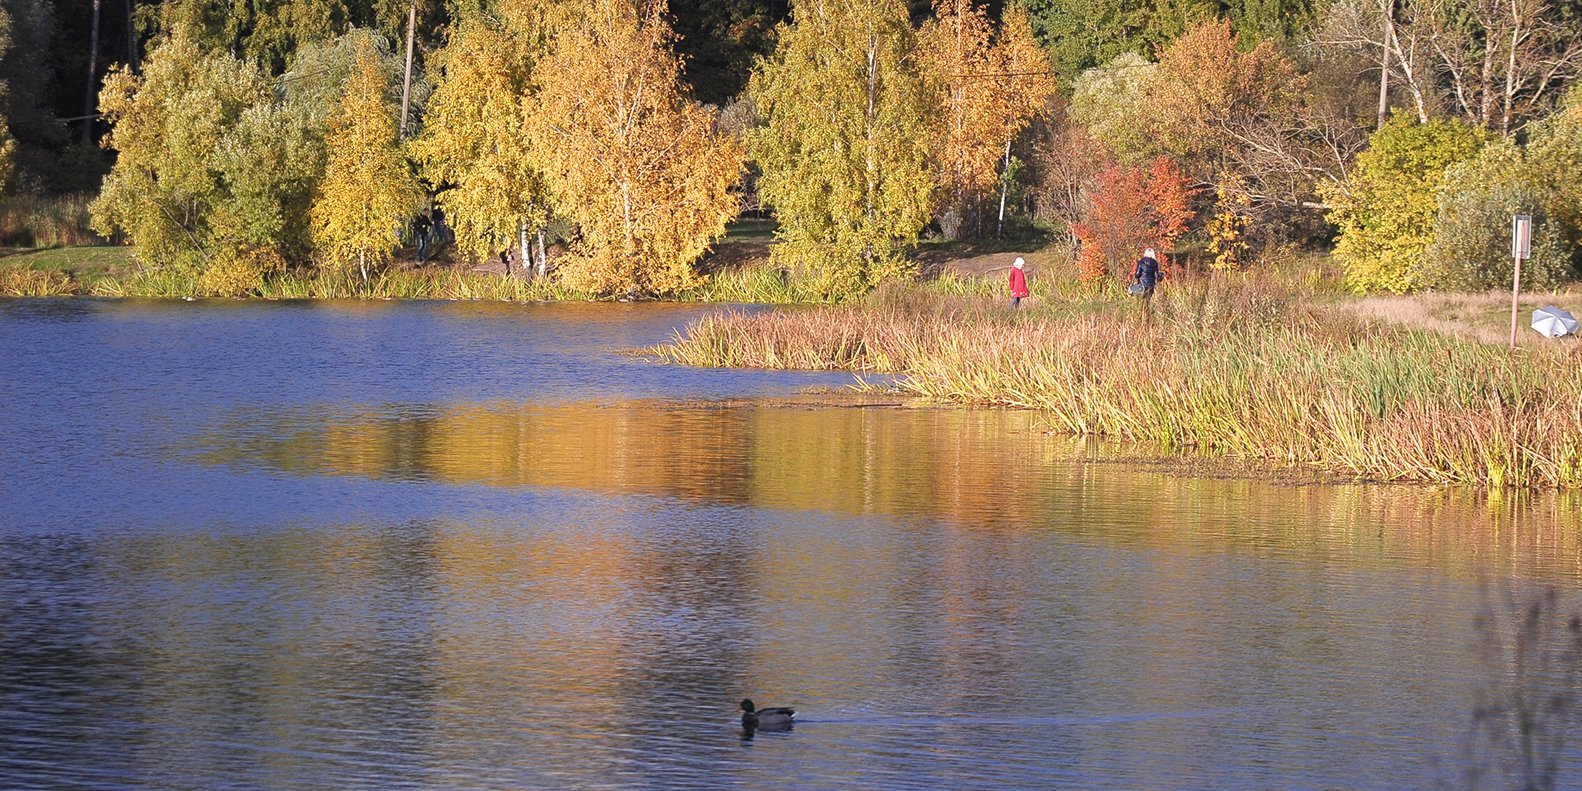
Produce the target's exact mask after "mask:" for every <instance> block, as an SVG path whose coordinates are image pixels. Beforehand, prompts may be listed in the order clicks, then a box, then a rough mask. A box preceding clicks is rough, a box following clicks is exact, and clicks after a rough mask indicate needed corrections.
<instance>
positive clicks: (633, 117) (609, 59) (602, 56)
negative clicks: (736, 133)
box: [528, 0, 743, 294]
mask: <svg viewBox="0 0 1582 791" xmlns="http://www.w3.org/2000/svg"><path fill="white" fill-rule="evenodd" d="M673 40H674V34H673V33H672V32H671V29H670V26H669V24H668V23H667V22H666V21H665V3H664V1H663V0H592V2H591V3H590V4H589V6H588V7H587V9H586V10H585V12H584V13H583V14H582V16H581V19H580V20H579V22H578V24H576V25H575V26H573V27H571V28H569V29H567V30H566V31H564V32H563V33H561V34H560V36H558V37H557V38H556V40H555V43H554V46H553V48H552V52H551V54H550V56H549V57H548V58H547V59H546V60H545V61H544V62H543V63H542V64H541V65H540V68H539V69H538V73H539V75H540V77H539V79H540V85H541V88H540V92H539V94H538V95H539V106H538V109H537V112H534V113H531V114H530V118H529V124H528V128H529V130H530V139H531V141H532V146H531V149H530V150H531V153H532V156H533V157H534V158H535V159H537V160H538V161H539V162H540V163H541V164H540V166H541V168H542V170H543V172H544V173H545V175H546V176H547V177H548V180H549V184H550V187H551V188H552V190H553V192H554V195H555V200H556V207H557V209H558V210H559V211H560V212H562V213H563V214H565V216H567V217H568V218H570V219H571V220H573V221H574V222H576V224H577V226H578V228H579V230H580V232H581V238H580V239H579V240H578V241H577V243H576V247H575V249H574V251H573V252H574V256H573V258H572V260H571V262H570V263H568V264H567V265H565V266H564V267H563V268H562V274H561V276H562V278H563V279H564V280H565V281H566V282H567V283H568V284H570V285H572V286H574V287H578V288H583V289H587V290H591V291H594V292H597V293H606V294H608V293H618V292H648V293H656V294H667V293H673V292H675V291H678V290H681V289H683V288H686V287H687V286H690V285H692V284H694V283H695V282H696V281H697V275H696V274H695V273H694V272H693V270H692V262H693V261H695V260H697V258H698V257H699V256H701V255H702V254H703V253H704V251H706V250H707V249H708V247H709V245H710V244H712V243H713V241H714V240H715V239H718V238H719V237H720V236H721V235H723V234H724V232H725V224H726V223H727V222H729V221H730V219H731V218H732V217H734V216H736V212H737V210H738V208H739V203H738V199H737V198H736V197H735V196H733V195H732V194H731V193H730V187H731V186H732V185H733V184H735V183H736V180H737V179H738V178H739V177H740V176H741V172H742V160H743V154H742V152H741V150H740V148H739V147H738V146H737V145H736V143H735V142H734V141H733V140H732V139H731V138H730V137H728V136H726V135H722V134H719V133H718V132H716V131H715V129H714V120H715V112H714V111H713V110H712V109H710V108H705V107H703V106H702V105H700V104H698V103H697V102H695V101H693V100H691V99H690V98H688V97H687V95H686V94H685V89H684V88H683V86H682V83H681V64H680V60H679V59H678V58H677V57H676V54H675V50H674V47H673Z"/></svg>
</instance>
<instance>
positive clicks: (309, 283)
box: [72, 268, 590, 302]
mask: <svg viewBox="0 0 1582 791" xmlns="http://www.w3.org/2000/svg"><path fill="white" fill-rule="evenodd" d="M72 293H88V294H93V295H95V296H106V297H156V298H159V297H163V298H175V297H207V296H214V294H212V293H209V292H208V291H206V290H205V289H204V287H203V282H202V279H201V276H200V275H198V274H197V273H194V272H188V271H183V270H179V269H174V268H150V269H146V270H144V271H141V272H137V273H133V274H130V275H126V276H124V277H119V278H105V279H102V280H99V281H96V282H93V283H90V284H84V285H83V286H80V287H79V288H77V289H76V290H75V291H74V292H72ZM243 296H249V297H255V298H262V299H435V300H470V301H496V300H503V301H514V302H534V301H545V300H576V299H589V298H590V296H589V295H587V294H583V293H580V292H575V291H572V290H570V289H567V288H565V287H563V286H561V285H559V284H558V283H555V282H554V281H551V280H548V279H537V280H526V279H523V278H515V277H501V276H499V275H496V274H491V273H487V272H468V271H462V270H458V269H442V268H432V269H412V270H391V271H388V272H383V273H379V274H376V275H374V276H373V277H371V278H369V280H368V282H366V283H364V282H363V280H362V278H361V277H360V276H359V275H357V274H356V273H335V272H329V273H314V274H296V273H287V274H283V275H277V276H274V277H270V278H268V279H266V280H265V281H264V283H263V285H262V286H261V287H259V288H257V289H255V290H253V291H251V292H249V293H248V294H246V295H243Z"/></svg>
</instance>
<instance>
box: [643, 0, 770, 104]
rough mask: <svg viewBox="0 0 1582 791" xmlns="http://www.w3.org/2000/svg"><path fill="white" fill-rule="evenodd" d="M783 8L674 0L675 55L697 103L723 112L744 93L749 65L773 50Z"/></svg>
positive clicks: (731, 0) (733, 0) (745, 0)
mask: <svg viewBox="0 0 1582 791" xmlns="http://www.w3.org/2000/svg"><path fill="white" fill-rule="evenodd" d="M776 6H778V7H779V11H780V12H781V13H783V12H784V11H785V9H786V5H784V4H779V3H762V2H758V0H673V1H672V2H671V3H670V11H671V16H672V17H673V18H674V20H675V22H674V25H675V30H676V35H677V37H678V40H677V42H676V54H678V55H680V56H681V59H682V62H683V63H685V64H686V68H685V70H684V71H685V74H684V75H683V76H684V77H685V78H686V80H687V82H688V83H690V84H691V85H692V91H693V93H694V94H695V95H696V96H697V99H698V101H700V102H704V103H707V104H713V105H716V106H720V107H723V106H725V104H726V103H727V102H729V101H730V100H731V99H732V98H734V97H736V96H737V95H739V94H740V93H741V92H742V91H743V90H744V89H745V88H746V87H747V78H748V76H749V75H750V74H751V73H752V66H753V60H754V59H756V58H760V57H763V56H765V55H768V54H769V52H770V51H771V50H773V49H774V27H775V25H776V24H777V23H779V22H780V21H781V20H780V18H779V16H778V15H777V14H776V13H775V11H776V8H775V7H776Z"/></svg>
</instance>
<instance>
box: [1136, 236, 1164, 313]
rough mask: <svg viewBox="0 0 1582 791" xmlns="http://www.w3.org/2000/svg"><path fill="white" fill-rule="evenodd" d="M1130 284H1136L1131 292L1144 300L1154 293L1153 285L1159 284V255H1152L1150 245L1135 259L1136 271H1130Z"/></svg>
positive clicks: (1152, 251)
mask: <svg viewBox="0 0 1582 791" xmlns="http://www.w3.org/2000/svg"><path fill="white" fill-rule="evenodd" d="M1132 284H1133V285H1135V286H1137V287H1136V288H1134V289H1132V292H1133V293H1135V294H1137V295H1139V296H1141V297H1142V298H1143V299H1144V300H1147V299H1148V298H1149V297H1152V296H1153V295H1154V286H1156V285H1158V284H1159V257H1158V256H1156V255H1154V249H1153V248H1152V247H1150V248H1148V249H1147V250H1144V251H1143V257H1142V258H1140V259H1138V261H1137V271H1136V272H1133V273H1132Z"/></svg>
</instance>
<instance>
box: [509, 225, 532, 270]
mask: <svg viewBox="0 0 1582 791" xmlns="http://www.w3.org/2000/svg"><path fill="white" fill-rule="evenodd" d="M527 239H528V236H527V220H523V221H522V225H521V226H520V227H519V228H518V229H517V238H516V242H517V249H519V250H521V251H522V256H521V258H518V259H517V260H518V261H520V262H521V263H522V274H524V275H526V274H527V273H528V272H529V271H530V270H531V267H532V265H531V262H532V260H533V253H532V251H531V250H530V249H529V248H528V242H527ZM506 274H510V272H507V273H506Z"/></svg>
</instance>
